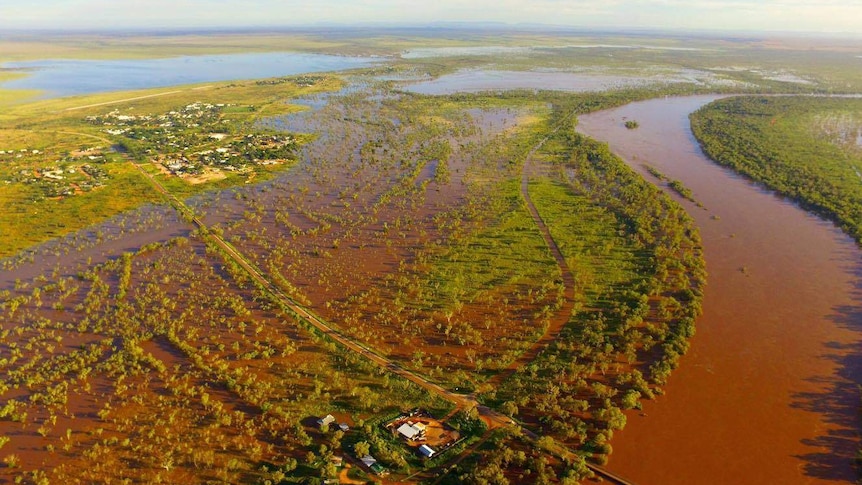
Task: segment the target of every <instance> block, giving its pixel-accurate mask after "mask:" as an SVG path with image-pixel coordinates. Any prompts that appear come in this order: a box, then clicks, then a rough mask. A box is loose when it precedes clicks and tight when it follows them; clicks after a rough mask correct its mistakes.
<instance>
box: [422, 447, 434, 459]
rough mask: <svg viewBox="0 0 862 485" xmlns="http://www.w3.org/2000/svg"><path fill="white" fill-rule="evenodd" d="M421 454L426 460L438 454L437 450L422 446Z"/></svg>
mask: <svg viewBox="0 0 862 485" xmlns="http://www.w3.org/2000/svg"><path fill="white" fill-rule="evenodd" d="M419 454H420V455H422V456H423V457H425V458H431V457H432V456H434V455H436V454H437V450H435V449H434V448H431V447H430V446H428V445H422V446H420V447H419Z"/></svg>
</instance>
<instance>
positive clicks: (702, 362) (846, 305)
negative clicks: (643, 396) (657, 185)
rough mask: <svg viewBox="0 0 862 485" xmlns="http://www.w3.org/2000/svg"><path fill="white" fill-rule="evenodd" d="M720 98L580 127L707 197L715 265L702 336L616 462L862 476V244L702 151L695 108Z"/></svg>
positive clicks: (691, 476)
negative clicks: (856, 464)
mask: <svg viewBox="0 0 862 485" xmlns="http://www.w3.org/2000/svg"><path fill="white" fill-rule="evenodd" d="M714 99H716V97H715V96H696V97H684V98H664V99H654V100H650V101H645V102H639V103H633V104H629V105H627V106H624V107H621V108H617V109H612V110H607V111H603V112H598V113H594V114H591V115H588V116H582V117H581V118H580V122H579V125H578V130H579V131H581V132H582V133H585V134H587V135H589V136H591V137H593V138H596V139H599V140H602V141H606V142H608V144H609V145H610V147H611V149H612V150H613V151H614V152H615V153H617V154H618V155H620V156H621V157H623V158H624V159H625V160H626V161H627V162H628V163H629V164H630V165H631V166H632V167H633V168H634V169H635V170H637V171H638V172H640V173H642V174H643V176H644V177H645V178H647V179H648V180H652V181H654V182H658V181H657V180H656V179H655V178H654V177H652V176H651V175H649V174H648V173H647V172H646V170H644V168H643V164H645V163H648V164H649V165H652V166H654V167H656V168H658V169H659V170H660V171H661V172H663V173H664V174H665V175H667V176H668V177H670V178H671V179H677V180H680V181H682V182H683V183H684V184H685V185H686V186H687V187H688V188H690V189H691V190H692V191H693V192H694V195H695V197H696V198H697V199H698V200H699V201H700V202H701V203H702V204H703V205H704V207H705V209H700V208H698V207H696V206H695V205H694V204H692V203H690V202H687V201H683V200H681V199H680V202H681V203H683V204H684V205H685V206H686V208H687V209H688V210H689V212H690V213H691V214H692V215H693V216H694V217H695V219H696V220H697V223H698V225H699V226H700V228H701V234H702V236H703V244H704V252H705V257H706V261H707V269H708V271H709V278H708V286H707V289H706V294H705V298H704V304H703V309H704V315H703V316H702V317H701V318H700V320H699V321H698V328H697V335H696V336H695V337H694V338H693V340H692V342H691V343H692V345H691V350H690V352H689V354H688V355H686V356H685V357H684V358H683V359H682V362H681V365H680V368H679V369H678V370H677V371H676V372H675V373H674V374H673V375H672V377H671V379H670V382H669V384H668V386H667V387H666V391H667V392H666V395H664V396H662V397H659V398H658V399H656V400H655V401H653V402H648V403H646V405H645V407H644V410H643V413H632V414H629V422H628V425H627V427H626V429H625V430H624V431H622V432H619V433H617V434H616V435H615V436H614V439H613V446H614V454H613V455H612V457H611V462H610V464H609V468H610V469H611V470H612V471H614V472H618V473H620V474H621V475H623V476H625V477H626V478H629V479H631V480H632V481H634V482H635V483H639V484H653V483H655V484H658V483H661V484H670V485H673V484H686V485H689V484H698V483H733V484H765V483H770V484H772V483H776V484H778V483H781V484H793V483H854V480H855V477H856V475H855V471H854V469H853V467H852V462H853V456H854V455H855V453H856V449H857V447H858V444H859V435H858V430H859V429H860V426H862V424H860V422H859V421H860V418H859V405H860V398H859V389H858V385H857V382H858V377H859V376H860V375H862V345H860V338H862V333H860V331H862V253H860V250H859V248H858V246H856V244H855V243H854V242H853V240H852V239H850V238H849V237H848V236H847V235H845V234H844V233H843V232H841V231H840V230H839V229H838V228H836V227H835V226H834V225H833V224H831V223H829V222H826V221H824V220H822V219H820V218H818V217H816V216H814V215H811V214H809V213H807V212H805V211H804V210H802V209H800V208H799V207H798V206H797V205H796V204H794V203H793V202H791V201H788V200H786V199H784V198H782V197H780V196H777V195H775V194H774V193H772V192H770V191H767V190H765V189H763V188H761V187H760V186H758V185H756V184H754V183H752V182H750V181H748V180H746V179H744V178H741V177H739V176H737V175H736V174H734V173H733V172H732V171H730V170H727V169H724V168H721V167H719V166H718V165H716V164H714V163H712V162H711V161H710V160H708V159H707V158H706V157H705V156H704V155H703V153H702V152H701V150H700V148H699V146H698V144H697V141H696V140H695V139H694V137H693V135H692V134H691V130H690V127H689V121H688V114H689V113H691V112H692V111H694V110H695V109H697V108H698V107H700V106H702V105H704V104H706V103H708V102H710V101H712V100H714ZM626 119H634V120H637V121H638V122H639V123H640V128H638V129H636V130H628V129H626V128H625V127H624V125H623V123H624V121H625V120H626Z"/></svg>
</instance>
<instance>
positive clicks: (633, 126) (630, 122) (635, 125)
mask: <svg viewBox="0 0 862 485" xmlns="http://www.w3.org/2000/svg"><path fill="white" fill-rule="evenodd" d="M640 125H641V124H640V123H638V122H637V121H635V120H628V121H626V122H625V126H626V128H628V129H630V130H634V129H636V128H638V127H639V126H640Z"/></svg>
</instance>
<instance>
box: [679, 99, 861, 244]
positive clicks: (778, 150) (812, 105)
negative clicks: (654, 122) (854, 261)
mask: <svg viewBox="0 0 862 485" xmlns="http://www.w3.org/2000/svg"><path fill="white" fill-rule="evenodd" d="M846 113H856V114H857V116H858V114H859V113H862V102H860V101H859V100H852V99H834V98H812V97H770V98H766V97H744V98H728V99H723V100H718V101H715V102H713V103H711V104H709V105H707V106H704V107H703V108H701V109H699V110H698V111H696V112H694V113H692V115H691V126H692V130H693V131H694V134H695V136H696V137H697V139H698V141H699V142H700V144H701V147H703V150H704V152H706V154H707V155H709V157H710V158H712V159H713V160H715V161H716V162H718V163H720V164H722V165H725V166H728V167H730V168H732V169H734V170H736V171H738V172H740V173H742V174H743V175H745V176H747V177H750V178H752V179H754V180H756V181H758V182H761V183H763V184H765V185H766V186H767V187H769V188H771V189H774V190H776V191H778V192H780V193H781V194H783V195H786V196H788V197H791V198H793V199H794V200H796V201H797V202H799V203H800V204H801V205H802V206H803V207H805V208H807V209H809V210H811V211H814V212H816V213H818V214H820V215H822V216H824V217H827V218H829V219H832V220H833V221H835V222H836V223H837V224H839V225H840V226H841V227H842V228H843V229H844V230H845V231H846V232H847V233H848V234H850V235H851V236H853V238H854V239H856V241H857V242H860V241H862V184H860V181H862V176H860V172H862V170H860V167H862V154H860V152H859V150H858V148H854V146H855V143H856V137H857V136H858V132H859V129H860V124H859V123H856V124H855V125H854V124H851V125H849V126H846V127H845V130H846V131H848V132H849V133H851V136H852V142H851V143H850V144H849V145H850V146H848V144H847V143H845V142H844V141H843V140H842V139H841V138H840V134H839V133H830V132H829V131H827V130H825V129H823V128H822V127H820V126H818V123H817V122H816V121H817V120H816V119H817V118H818V117H830V116H831V117H835V116H841V115H842V114H846Z"/></svg>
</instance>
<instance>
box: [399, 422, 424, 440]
mask: <svg viewBox="0 0 862 485" xmlns="http://www.w3.org/2000/svg"><path fill="white" fill-rule="evenodd" d="M425 429H426V426H425V424H424V423H411V422H409V421H408V422H406V423H404V424H402V425H401V426H399V427H398V429H397V430H396V431H398V434H400V435H401V436H403V437H404V438H405V439H406V440H408V441H423V440H424V439H425Z"/></svg>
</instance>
